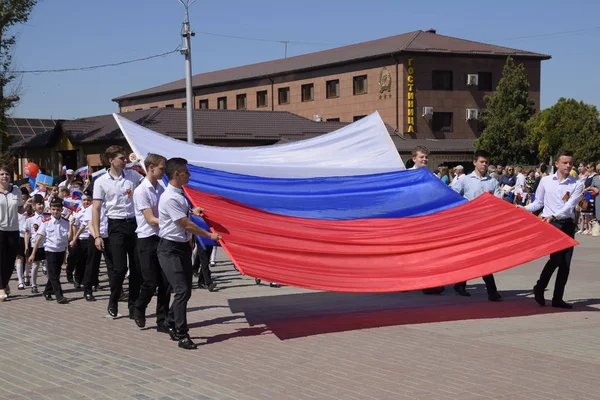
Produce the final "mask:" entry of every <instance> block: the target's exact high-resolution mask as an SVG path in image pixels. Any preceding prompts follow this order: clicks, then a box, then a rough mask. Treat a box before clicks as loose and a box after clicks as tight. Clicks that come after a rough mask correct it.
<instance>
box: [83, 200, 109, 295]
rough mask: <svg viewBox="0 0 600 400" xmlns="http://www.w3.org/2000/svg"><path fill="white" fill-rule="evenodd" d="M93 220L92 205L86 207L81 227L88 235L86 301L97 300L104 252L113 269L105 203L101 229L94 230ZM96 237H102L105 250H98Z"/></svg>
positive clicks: (84, 280) (84, 292) (84, 286)
mask: <svg viewBox="0 0 600 400" xmlns="http://www.w3.org/2000/svg"><path fill="white" fill-rule="evenodd" d="M91 221H92V206H89V207H86V209H85V212H84V213H83V215H82V216H81V220H80V224H81V226H80V227H79V229H80V230H82V234H81V236H83V235H87V238H88V239H87V259H86V264H85V272H84V274H83V295H84V298H85V300H86V301H96V297H94V291H95V290H94V287H96V286H97V285H98V275H99V273H100V260H101V258H102V255H103V254H104V261H105V262H106V267H107V269H108V268H111V270H112V253H111V251H110V242H109V240H108V218H106V206H105V205H104V204H103V205H102V207H101V208H100V231H99V232H97V231H95V230H94V227H93V226H92V224H91ZM81 236H80V237H81ZM95 237H100V238H101V239H102V245H103V246H102V247H103V248H104V251H100V250H98V248H97V247H96V244H95V243H94V242H95V241H94V239H93V238H95Z"/></svg>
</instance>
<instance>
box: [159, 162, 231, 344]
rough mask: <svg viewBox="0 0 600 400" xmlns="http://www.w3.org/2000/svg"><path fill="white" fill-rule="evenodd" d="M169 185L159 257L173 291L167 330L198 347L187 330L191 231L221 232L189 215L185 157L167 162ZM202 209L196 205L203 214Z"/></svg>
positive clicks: (163, 204) (161, 216) (207, 234)
mask: <svg viewBox="0 0 600 400" xmlns="http://www.w3.org/2000/svg"><path fill="white" fill-rule="evenodd" d="M166 174H167V177H168V179H169V185H168V186H167V189H166V190H165V192H164V193H163V195H162V196H161V199H160V202H159V205H158V225H159V232H158V236H159V237H160V241H159V243H158V249H157V254H158V259H159V261H160V267H161V268H162V270H163V272H164V274H165V276H166V278H167V280H168V282H169V284H170V286H171V288H172V291H173V304H172V305H171V309H170V310H169V313H168V315H167V321H166V323H167V326H168V331H169V334H170V336H171V339H172V340H177V341H178V342H179V347H181V348H183V349H186V350H191V349H195V348H196V344H195V343H194V342H193V341H192V339H191V338H190V336H189V334H188V325H187V303H188V300H189V299H190V296H191V294H192V278H193V269H192V259H191V256H192V248H191V246H190V239H191V236H192V235H200V236H204V237H209V238H211V239H212V240H219V239H221V236H220V235H219V234H217V233H210V232H207V231H205V230H204V229H202V228H200V227H198V226H197V225H196V224H194V223H193V222H192V221H191V220H190V219H189V218H188V213H189V205H188V202H187V200H186V198H185V197H184V194H183V189H182V186H183V185H185V184H187V183H188V181H189V179H190V173H189V172H188V169H187V161H186V160H185V159H183V158H171V159H170V160H168V161H167V164H166ZM200 212H201V209H195V210H194V213H195V214H197V215H198V214H200Z"/></svg>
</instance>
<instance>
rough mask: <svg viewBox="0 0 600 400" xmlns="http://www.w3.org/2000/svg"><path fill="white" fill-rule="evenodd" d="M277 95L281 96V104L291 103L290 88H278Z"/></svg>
mask: <svg viewBox="0 0 600 400" xmlns="http://www.w3.org/2000/svg"><path fill="white" fill-rule="evenodd" d="M277 95H278V97H279V105H281V104H290V88H289V87H282V88H279V89H278V90H277Z"/></svg>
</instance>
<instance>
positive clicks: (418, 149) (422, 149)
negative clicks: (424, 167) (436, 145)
mask: <svg viewBox="0 0 600 400" xmlns="http://www.w3.org/2000/svg"><path fill="white" fill-rule="evenodd" d="M418 152H421V153H423V154H425V155H427V156H428V155H429V149H427V147H425V146H417V147H415V148H414V149H413V150H412V156H413V157H416V156H417V153H418Z"/></svg>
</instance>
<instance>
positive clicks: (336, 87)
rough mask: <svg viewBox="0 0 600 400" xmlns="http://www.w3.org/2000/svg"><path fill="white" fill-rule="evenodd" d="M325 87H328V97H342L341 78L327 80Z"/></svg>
mask: <svg viewBox="0 0 600 400" xmlns="http://www.w3.org/2000/svg"><path fill="white" fill-rule="evenodd" d="M325 88H326V89H327V98H328V99H335V98H336V97H340V80H339V79H336V80H333V81H327V82H326V83H325Z"/></svg>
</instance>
